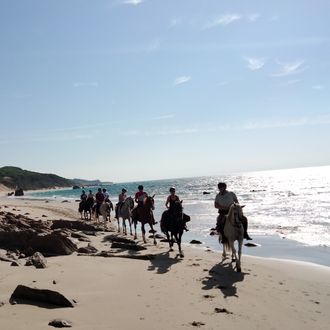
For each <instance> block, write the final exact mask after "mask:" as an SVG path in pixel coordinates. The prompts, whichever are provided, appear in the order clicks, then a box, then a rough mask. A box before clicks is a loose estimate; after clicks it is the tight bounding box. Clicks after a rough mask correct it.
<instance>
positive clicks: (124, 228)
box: [123, 218, 127, 235]
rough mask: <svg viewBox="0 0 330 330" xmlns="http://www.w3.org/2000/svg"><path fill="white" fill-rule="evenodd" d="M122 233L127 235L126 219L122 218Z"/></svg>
mask: <svg viewBox="0 0 330 330" xmlns="http://www.w3.org/2000/svg"><path fill="white" fill-rule="evenodd" d="M123 233H124V235H127V231H126V219H125V218H123Z"/></svg>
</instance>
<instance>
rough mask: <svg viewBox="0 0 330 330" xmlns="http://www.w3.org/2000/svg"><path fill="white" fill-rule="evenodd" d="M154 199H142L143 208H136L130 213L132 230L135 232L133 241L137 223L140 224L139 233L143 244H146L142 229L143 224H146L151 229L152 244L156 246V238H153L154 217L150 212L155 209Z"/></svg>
mask: <svg viewBox="0 0 330 330" xmlns="http://www.w3.org/2000/svg"><path fill="white" fill-rule="evenodd" d="M154 197H155V195H153V196H148V197H146V198H145V199H144V201H143V206H137V207H136V208H135V209H134V210H133V212H132V220H133V223H134V230H135V234H134V239H137V234H136V225H137V223H138V221H139V222H141V231H142V239H143V242H144V243H146V242H147V241H146V230H145V228H144V226H145V224H148V225H149V226H150V228H151V231H152V235H153V241H154V244H155V245H156V244H157V242H156V238H155V231H154V228H153V223H154V216H153V213H152V210H154V209H155V206H154V204H155V201H154Z"/></svg>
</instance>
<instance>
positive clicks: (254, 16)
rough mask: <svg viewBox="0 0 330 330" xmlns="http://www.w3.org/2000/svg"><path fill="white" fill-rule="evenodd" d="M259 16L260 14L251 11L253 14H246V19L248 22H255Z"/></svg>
mask: <svg viewBox="0 0 330 330" xmlns="http://www.w3.org/2000/svg"><path fill="white" fill-rule="evenodd" d="M259 17H260V14H258V13H253V14H250V15H247V20H248V21H249V22H255V21H256V20H257V19H258V18H259Z"/></svg>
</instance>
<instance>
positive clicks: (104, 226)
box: [102, 213, 107, 230]
mask: <svg viewBox="0 0 330 330" xmlns="http://www.w3.org/2000/svg"><path fill="white" fill-rule="evenodd" d="M102 217H103V228H104V230H106V229H107V214H106V213H105V214H103V215H102Z"/></svg>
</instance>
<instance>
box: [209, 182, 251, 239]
mask: <svg viewBox="0 0 330 330" xmlns="http://www.w3.org/2000/svg"><path fill="white" fill-rule="evenodd" d="M218 188H219V194H217V196H216V197H215V201H214V207H215V208H216V209H218V212H219V216H218V220H217V225H216V228H217V231H219V232H220V234H221V236H222V237H223V236H224V227H225V221H226V217H225V216H226V215H227V214H228V211H229V208H230V205H231V204H233V203H238V199H237V196H236V195H235V194H234V193H233V192H231V191H228V190H227V185H226V183H224V182H219V183H218ZM241 221H242V224H243V228H244V238H245V239H247V240H251V239H252V238H251V237H250V236H249V234H248V233H247V218H246V217H243V218H242V219H241Z"/></svg>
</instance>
